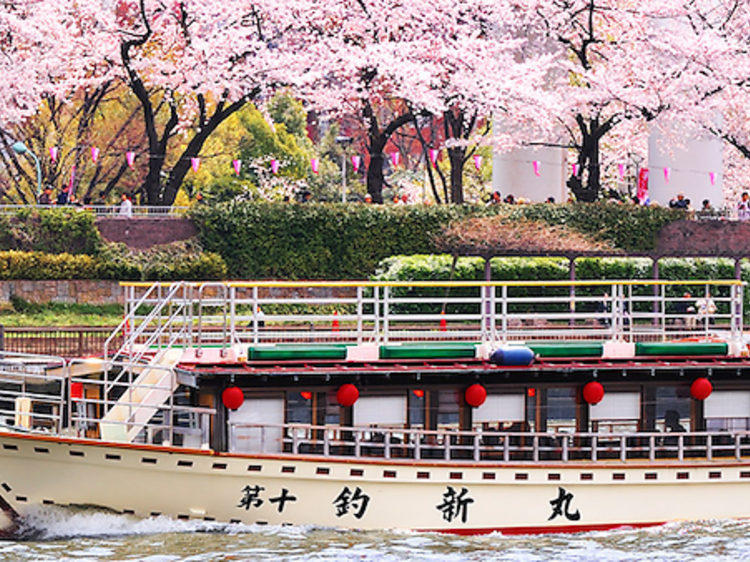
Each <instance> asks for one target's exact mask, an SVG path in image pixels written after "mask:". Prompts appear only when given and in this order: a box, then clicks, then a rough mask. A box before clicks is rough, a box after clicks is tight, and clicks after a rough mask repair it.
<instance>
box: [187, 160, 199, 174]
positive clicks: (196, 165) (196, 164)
mask: <svg viewBox="0 0 750 562" xmlns="http://www.w3.org/2000/svg"><path fill="white" fill-rule="evenodd" d="M200 165H201V159H200V158H191V159H190V166H191V167H192V168H193V171H194V172H197V171H198V168H200Z"/></svg>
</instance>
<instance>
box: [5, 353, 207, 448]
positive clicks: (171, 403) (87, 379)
mask: <svg viewBox="0 0 750 562" xmlns="http://www.w3.org/2000/svg"><path fill="white" fill-rule="evenodd" d="M122 372H125V373H126V375H125V376H121V373H122ZM192 384H193V381H192V379H191V378H190V377H189V376H188V375H184V376H183V375H180V374H178V373H176V372H175V371H174V369H172V368H169V367H166V366H159V365H147V364H138V365H135V364H130V363H117V362H112V361H106V360H103V359H100V358H99V359H97V358H91V359H87V360H79V361H72V362H68V361H66V360H64V359H62V358H60V357H52V356H46V355H32V354H24V353H11V352H0V429H5V430H8V431H19V432H32V433H42V434H48V435H63V436H66V437H69V438H73V437H80V438H88V439H99V440H102V441H119V442H127V443H142V444H149V445H163V446H170V447H189V448H208V447H209V440H210V427H211V418H212V416H213V415H214V414H215V413H216V411H215V410H214V409H212V408H204V407H196V406H192V405H190V402H189V399H188V397H187V395H188V392H187V391H185V390H184V389H185V388H186V386H185V385H187V386H190V385H192ZM181 385H182V386H181Z"/></svg>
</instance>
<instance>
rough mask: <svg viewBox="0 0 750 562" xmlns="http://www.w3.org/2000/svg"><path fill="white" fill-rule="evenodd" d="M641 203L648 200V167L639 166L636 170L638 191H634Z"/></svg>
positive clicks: (643, 203)
mask: <svg viewBox="0 0 750 562" xmlns="http://www.w3.org/2000/svg"><path fill="white" fill-rule="evenodd" d="M636 197H638V201H640V202H641V205H645V204H646V202H647V201H648V168H641V169H640V170H639V171H638V192H637V193H636Z"/></svg>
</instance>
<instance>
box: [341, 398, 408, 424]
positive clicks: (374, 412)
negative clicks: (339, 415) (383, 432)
mask: <svg viewBox="0 0 750 562" xmlns="http://www.w3.org/2000/svg"><path fill="white" fill-rule="evenodd" d="M353 416H354V417H353V422H354V426H355V427H395V428H403V427H405V426H406V395H405V394H403V395H400V396H361V397H360V398H359V400H357V402H355V404H354V407H353Z"/></svg>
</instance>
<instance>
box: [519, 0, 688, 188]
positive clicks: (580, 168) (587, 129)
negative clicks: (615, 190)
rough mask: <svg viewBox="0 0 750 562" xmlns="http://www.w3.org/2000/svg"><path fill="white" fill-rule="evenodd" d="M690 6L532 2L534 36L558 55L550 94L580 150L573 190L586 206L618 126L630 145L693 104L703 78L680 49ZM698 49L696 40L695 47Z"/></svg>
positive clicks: (567, 139)
mask: <svg viewBox="0 0 750 562" xmlns="http://www.w3.org/2000/svg"><path fill="white" fill-rule="evenodd" d="M689 4H690V2H687V3H686V4H685V5H681V2H679V1H674V2H672V1H669V0H665V1H658V2H657V1H652V0H645V1H635V0H531V2H530V3H529V4H527V9H528V10H532V11H533V12H534V13H536V14H537V15H538V19H537V21H536V25H535V26H534V27H533V29H532V30H531V31H530V33H532V34H533V35H535V36H537V37H541V38H544V40H543V41H540V42H539V45H540V47H541V48H542V49H544V50H546V51H550V50H552V51H556V52H557V53H558V58H557V64H556V65H555V67H554V68H553V70H552V71H551V73H550V84H549V87H548V90H547V91H548V92H549V94H550V96H553V97H554V98H556V99H555V101H554V102H552V105H553V106H556V107H557V108H558V111H557V115H556V117H557V119H558V121H559V127H560V130H561V131H563V133H562V134H561V135H560V136H559V142H556V141H551V142H548V141H541V142H539V143H538V144H541V145H546V146H561V147H563V148H567V149H570V150H572V151H573V153H574V164H575V166H574V167H571V173H570V176H569V179H568V187H569V188H570V189H571V191H572V192H573V194H574V195H575V196H576V198H577V199H578V200H579V201H594V200H596V199H597V198H598V196H599V192H600V187H601V174H602V149H603V148H604V147H605V143H606V139H607V138H609V137H610V136H611V135H612V132H613V131H614V130H615V128H617V129H619V131H618V133H619V134H618V137H617V138H619V139H621V140H625V143H626V144H627V143H628V142H630V141H633V139H636V138H637V137H640V138H643V137H645V136H646V135H647V134H648V126H650V125H653V124H655V123H656V122H657V119H658V118H660V117H662V116H664V115H665V114H667V113H669V114H670V115H672V116H674V115H678V114H679V110H680V108H681V107H684V105H685V103H686V100H694V99H695V95H696V90H695V80H696V78H697V77H698V76H699V75H700V73H699V72H698V71H697V69H696V68H694V67H693V66H692V64H693V61H692V60H691V59H690V57H689V56H685V55H684V53H681V52H680V51H679V50H678V51H675V48H678V49H689V48H690V45H682V46H679V44H678V41H677V40H676V39H675V37H680V38H682V39H684V36H682V35H679V34H678V35H675V34H676V33H678V31H679V27H680V26H679V25H674V24H675V23H678V22H679V21H680V19H681V18H683V17H684V15H685V12H686V11H687V9H689ZM691 44H692V42H691Z"/></svg>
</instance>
